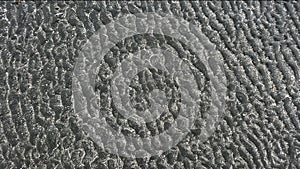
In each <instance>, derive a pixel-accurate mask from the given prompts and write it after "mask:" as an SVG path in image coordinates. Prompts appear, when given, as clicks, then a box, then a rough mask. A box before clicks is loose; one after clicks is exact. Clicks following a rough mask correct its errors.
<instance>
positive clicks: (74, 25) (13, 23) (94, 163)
mask: <svg viewBox="0 0 300 169" xmlns="http://www.w3.org/2000/svg"><path fill="white" fill-rule="evenodd" d="M151 11H165V12H172V13H173V14H175V15H179V16H182V17H184V18H185V19H187V20H189V21H190V20H192V21H195V22H198V23H200V24H201V25H202V32H203V33H204V34H205V35H206V36H207V37H208V38H209V39H210V40H211V42H212V43H214V44H215V45H216V46H217V49H218V50H219V51H220V52H221V54H222V56H223V58H224V60H225V65H224V66H225V71H226V76H227V80H228V83H229V85H228V97H229V100H228V103H227V109H226V111H227V112H228V113H227V115H226V116H225V117H224V119H223V120H222V121H221V122H220V124H219V126H218V128H217V130H216V132H215V133H214V135H213V136H211V137H210V139H209V140H208V141H206V142H205V143H198V142H197V137H196V136H194V134H190V135H189V136H188V137H187V139H186V142H182V143H180V144H178V146H177V147H174V148H173V149H171V150H169V151H168V152H166V153H164V154H163V155H161V156H157V157H152V158H150V159H128V158H120V157H117V156H115V155H110V154H107V153H105V152H103V151H102V150H101V148H100V147H98V146H97V145H96V144H95V143H93V142H92V140H91V139H89V138H88V137H86V135H85V133H84V132H83V131H82V130H81V129H80V126H78V125H77V124H78V123H77V118H76V116H75V114H74V110H73V105H72V100H71V95H72V93H71V87H72V81H71V80H72V68H73V67H74V63H75V59H76V56H77V55H78V50H80V45H81V44H83V43H84V41H85V40H86V39H88V38H89V37H90V36H91V35H92V34H93V32H95V31H96V30H97V29H99V22H103V23H104V24H105V23H109V22H110V21H111V20H112V19H113V18H114V17H117V16H120V15H122V14H125V13H137V12H151ZM299 12H300V3H299V2H278V3H276V2H258V1H254V2H240V1H239V2H233V1H231V2H212V1H208V2H195V1H193V2H180V3H169V2H144V1H142V2H109V3H108V2H94V3H88V2H57V3H50V2H40V3H38V2H37V3H33V2H20V3H14V2H2V1H1V2H0V52H1V53H0V56H1V59H0V97H1V98H0V168H1V169H2V168H3V169H6V168H37V169H41V168H101V169H102V168H139V167H140V168H300V133H299V131H300V128H299V125H300V123H299V120H300V118H299V114H300V113H299V112H300V110H299V109H300V91H299V89H300V85H299V83H300V81H299V76H300V72H299V66H300V55H299V52H300V37H299V32H300V21H299Z"/></svg>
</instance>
